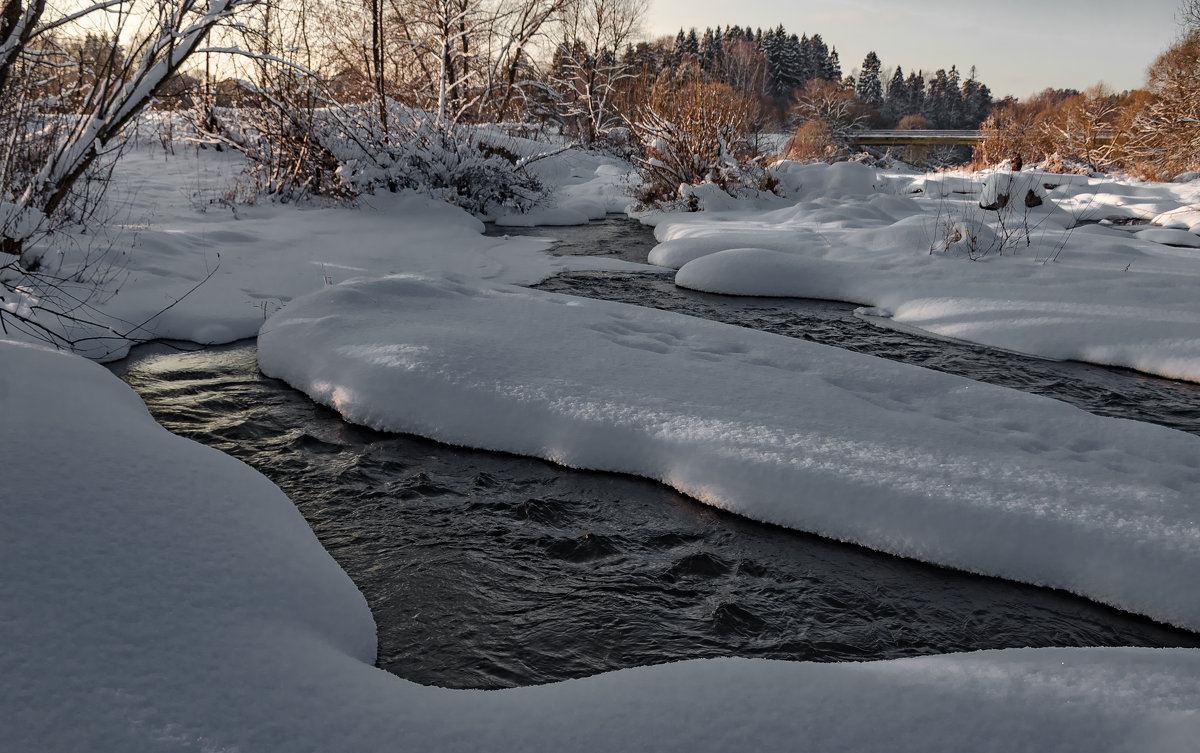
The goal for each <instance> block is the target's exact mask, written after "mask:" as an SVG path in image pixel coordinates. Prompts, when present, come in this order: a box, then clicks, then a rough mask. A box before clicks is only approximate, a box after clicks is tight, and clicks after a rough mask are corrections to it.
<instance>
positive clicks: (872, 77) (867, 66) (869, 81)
mask: <svg viewBox="0 0 1200 753" xmlns="http://www.w3.org/2000/svg"><path fill="white" fill-rule="evenodd" d="M882 67H883V65H882V63H880V62H879V56H878V55H876V54H875V51H874V50H872V51H870V52H868V53H867V57H866V58H865V59H864V60H863V64H862V68H860V69H859V71H858V81H857V83H856V84H855V87H854V93H855V94H857V95H858V98H859V99H861V100H862V101H863V102H866V103H867V104H869V105H870V106H872V107H874V108H875V109H877V110H878V109H880V108H882V107H883V83H882V82H880V80H879V71H880V69H881V68H882Z"/></svg>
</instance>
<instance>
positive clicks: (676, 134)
mask: <svg viewBox="0 0 1200 753" xmlns="http://www.w3.org/2000/svg"><path fill="white" fill-rule="evenodd" d="M758 107H759V106H758V102H757V101H756V100H754V99H752V98H750V97H748V96H746V95H744V94H741V93H738V92H735V91H734V90H733V89H732V88H730V87H729V86H728V85H726V84H722V83H713V82H706V81H702V80H699V79H692V80H689V81H687V82H686V83H683V84H680V85H670V84H667V85H664V86H658V87H655V89H654V91H653V92H652V93H651V102H650V104H649V105H648V106H647V107H644V108H642V110H641V112H640V113H639V115H638V118H637V119H636V120H635V121H634V122H633V123H631V129H632V131H633V134H634V137H635V138H636V140H637V144H638V146H639V147H640V154H639V155H638V156H637V157H636V160H635V161H636V164H637V165H638V166H639V168H640V172H641V176H642V187H641V189H640V191H639V192H638V194H637V199H638V201H639V203H640V204H641V205H642V206H643V207H649V206H664V205H670V204H671V203H672V202H675V201H676V200H678V199H679V198H680V197H681V194H680V186H686V185H699V184H701V183H710V184H713V185H715V186H717V187H719V188H720V189H721V190H722V191H724V192H725V193H728V194H730V195H731V196H736V195H738V194H740V193H742V192H748V191H751V190H757V188H758V187H759V185H760V184H761V181H762V177H763V171H762V169H761V168H760V167H759V165H758V161H759V158H760V154H759V151H758V148H757V145H756V144H755V143H754V142H753V140H752V139H751V138H750V136H749V134H750V132H751V131H752V130H753V125H754V124H755V122H756V121H757V118H758V115H759V110H758ZM692 208H695V207H692Z"/></svg>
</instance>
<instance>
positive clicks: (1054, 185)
mask: <svg viewBox="0 0 1200 753" xmlns="http://www.w3.org/2000/svg"><path fill="white" fill-rule="evenodd" d="M784 174H785V175H787V176H789V177H788V179H787V180H788V181H790V186H791V189H792V190H793V191H796V192H797V196H798V200H797V201H796V202H793V205H792V206H789V207H787V208H783V209H775V210H771V211H761V210H760V209H759V208H757V207H747V208H743V209H741V210H736V209H731V210H728V211H723V212H716V213H698V214H692V215H671V216H667V217H664V218H662V219H660V220H659V221H658V223H657V224H656V227H655V233H656V236H657V238H658V239H659V241H660V244H659V245H658V246H657V247H656V248H655V249H654V250H653V251H652V252H651V254H650V262H651V263H653V264H658V265H661V266H666V267H671V268H674V269H677V270H678V273H677V275H676V278H675V279H676V282H677V284H679V285H682V286H684V287H689V288H694V289H697V290H703V291H708V292H714V293H728V294H738V295H767V296H797V297H812V298H827V299H834V300H844V301H851V302H855V303H861V304H864V305H868V306H871V307H873V308H874V313H875V315H876V317H883V318H887V317H890V318H892V319H893V320H894V321H895V322H897V323H901V324H904V325H908V326H910V327H916V328H919V329H923V330H926V331H928V332H932V333H936V334H939V335H943V336H947V337H952V338H956V339H960V340H968V341H971V342H977V343H982V344H985V345H991V346H995V347H1000V348H1004V349H1007V350H1012V351H1017V352H1021V353H1028V354H1033V355H1039V356H1044V357H1047V358H1055V359H1074V360H1080V361H1088V362H1092V363H1099V364H1106V365H1112V366H1125V367H1129V368H1134V369H1138V370H1139V371H1145V372H1148V373H1152V374H1157V375H1160V376H1165V377H1171V378H1176V379H1186V380H1190V381H1200V296H1197V295H1195V290H1196V289H1197V285H1198V283H1200V256H1198V255H1197V254H1198V252H1197V251H1196V250H1194V248H1185V247H1200V236H1197V235H1196V234H1195V233H1194V232H1193V231H1192V230H1189V229H1184V228H1188V227H1191V225H1190V224H1185V223H1188V222H1189V221H1190V220H1191V218H1192V216H1193V214H1194V212H1195V210H1194V207H1196V206H1197V205H1200V187H1198V186H1196V185H1195V184H1165V183H1153V184H1141V183H1135V182H1131V181H1125V180H1116V179H1111V178H1088V177H1087V176H1060V175H1051V174H1047V173H1039V172H1033V171H1026V172H1022V173H1006V172H1001V173H993V174H991V175H984V176H967V175H961V176H948V177H937V178H932V177H931V178H928V179H923V180H914V179H912V178H911V177H910V176H904V175H900V174H885V173H881V172H879V171H877V170H874V169H872V168H869V167H866V166H864V165H859V164H854V163H844V164H840V165H803V166H799V167H787V169H786V170H785V172H784ZM972 184H973V185H972ZM1013 186H1016V188H1015V189H1014V188H1013ZM1046 186H1050V188H1047V187H1046ZM1002 189H1003V190H1007V191H1010V192H1014V195H1018V194H1019V196H1018V198H1017V199H1014V200H1013V202H1012V203H1011V204H1010V205H1009V206H1008V207H1007V208H1006V209H1005V210H1003V211H1001V212H995V211H988V210H984V209H982V208H981V206H980V205H981V204H982V205H990V204H991V203H993V202H994V201H995V198H996V196H997V195H998V194H999V193H1000V192H1001V190H1002ZM1027 190H1034V191H1035V193H1038V194H1039V195H1042V196H1044V198H1045V203H1044V204H1043V205H1042V206H1040V207H1033V208H1028V209H1027V208H1026V207H1025V206H1024V200H1023V197H1024V194H1025V192H1026V191H1027ZM917 191H920V193H917ZM1189 208H1193V209H1189ZM1135 218H1136V219H1141V220H1145V221H1150V220H1155V221H1159V220H1164V221H1168V222H1169V223H1171V224H1173V225H1174V226H1173V227H1163V228H1151V229H1145V230H1142V231H1141V232H1138V233H1136V234H1134V233H1130V232H1127V231H1125V230H1123V229H1118V228H1115V227H1111V226H1099V225H1082V226H1080V225H1079V223H1081V222H1095V221H1097V220H1103V219H1107V220H1128V219H1135ZM1197 219H1200V218H1197ZM1196 228H1197V229H1200V224H1197V225H1196Z"/></svg>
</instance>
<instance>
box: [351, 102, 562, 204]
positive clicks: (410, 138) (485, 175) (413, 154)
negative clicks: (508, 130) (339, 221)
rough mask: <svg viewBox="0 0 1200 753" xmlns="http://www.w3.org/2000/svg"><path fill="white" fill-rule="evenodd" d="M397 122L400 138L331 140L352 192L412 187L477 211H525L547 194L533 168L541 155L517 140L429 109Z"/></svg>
mask: <svg viewBox="0 0 1200 753" xmlns="http://www.w3.org/2000/svg"><path fill="white" fill-rule="evenodd" d="M396 127H397V129H398V130H399V135H398V136H397V137H392V138H378V136H379V134H362V135H360V136H359V137H358V138H353V139H339V140H338V142H337V143H336V144H333V145H331V148H330V151H331V152H332V153H333V154H334V155H335V157H337V158H338V160H339V161H340V162H341V167H340V168H339V169H338V171H337V174H338V177H339V178H340V180H341V181H342V183H343V184H344V185H346V186H347V187H349V189H350V190H351V191H352V192H354V193H371V192H374V191H375V190H377V189H380V188H387V189H388V190H392V191H396V190H402V189H411V190H414V191H418V192H421V193H426V194H429V195H430V196H433V197H434V198H437V199H440V200H442V201H446V202H449V203H451V204H455V205H457V206H460V207H462V208H463V209H466V210H467V211H469V212H473V213H475V214H488V213H490V212H492V211H493V210H495V209H496V208H499V207H512V208H515V209H518V210H520V211H525V210H528V209H529V208H530V207H532V206H533V205H534V203H536V202H537V200H538V199H540V198H541V197H542V196H543V195H544V190H543V188H542V184H541V182H540V181H539V180H538V179H537V177H536V176H535V175H533V174H532V173H531V172H530V171H529V170H528V169H527V167H528V165H529V164H530V163H531V162H532V161H533V160H534V159H536V156H534V157H528V156H524V155H522V154H521V153H520V151H519V150H518V149H517V148H515V143H514V142H513V140H512V139H509V138H507V137H505V136H503V135H500V134H497V133H495V132H487V131H483V130H479V129H475V128H472V127H470V126H463V125H459V124H455V123H449V122H438V121H437V120H436V118H432V117H427V116H424V115H423V114H408V116H407V117H405V118H402V119H398V123H397V125H396ZM364 145H370V146H367V148H364Z"/></svg>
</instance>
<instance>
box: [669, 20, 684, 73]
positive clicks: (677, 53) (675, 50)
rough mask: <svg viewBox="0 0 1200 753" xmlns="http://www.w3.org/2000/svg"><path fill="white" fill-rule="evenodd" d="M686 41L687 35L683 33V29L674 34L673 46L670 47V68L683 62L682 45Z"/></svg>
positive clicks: (675, 67) (676, 66) (672, 68)
mask: <svg viewBox="0 0 1200 753" xmlns="http://www.w3.org/2000/svg"><path fill="white" fill-rule="evenodd" d="M686 43H687V37H685V36H684V34H683V29H682V28H681V29H680V30H679V33H678V34H676V35H675V46H674V47H672V48H671V70H676V69H677V68H679V64H680V63H682V62H683V52H684V49H683V48H684V45H685V44H686Z"/></svg>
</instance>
